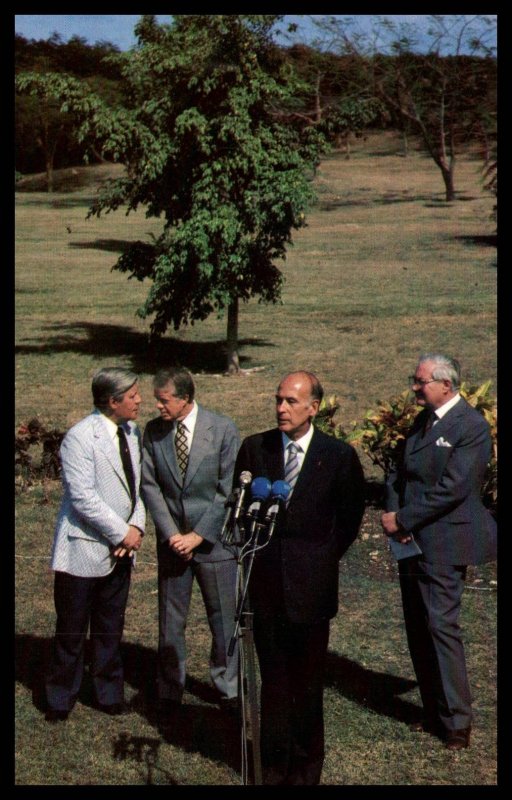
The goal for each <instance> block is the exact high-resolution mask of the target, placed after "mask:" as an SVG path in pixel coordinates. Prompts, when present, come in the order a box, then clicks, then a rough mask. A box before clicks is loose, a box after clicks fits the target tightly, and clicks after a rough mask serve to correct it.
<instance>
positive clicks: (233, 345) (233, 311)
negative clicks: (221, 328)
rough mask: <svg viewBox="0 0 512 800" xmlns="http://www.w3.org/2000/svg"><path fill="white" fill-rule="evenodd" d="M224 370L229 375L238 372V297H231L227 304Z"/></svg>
mask: <svg viewBox="0 0 512 800" xmlns="http://www.w3.org/2000/svg"><path fill="white" fill-rule="evenodd" d="M226 371H227V372H228V373H229V374H230V375H235V374H236V373H238V372H240V364H239V361H238V297H235V298H233V299H232V300H231V302H230V304H229V306H228V330H227V364H226Z"/></svg>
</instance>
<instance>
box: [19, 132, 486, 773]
mask: <svg viewBox="0 0 512 800" xmlns="http://www.w3.org/2000/svg"><path fill="white" fill-rule="evenodd" d="M399 152H400V148H399V144H398V143H397V141H395V139H394V138H393V137H392V136H382V135H381V136H370V137H369V138H368V139H367V140H366V141H365V142H364V143H363V142H361V143H360V144H359V148H358V149H357V150H356V151H354V152H353V154H352V157H351V159H350V160H346V159H345V158H344V156H343V155H342V154H333V155H331V156H330V157H329V158H327V159H326V160H325V161H324V162H323V163H322V165H321V168H320V170H319V172H318V175H317V178H316V183H317V188H318V198H319V201H318V205H317V206H316V207H315V208H314V209H313V210H312V212H311V213H310V215H309V217H308V222H309V225H308V227H307V228H305V229H304V230H302V231H299V232H298V233H297V234H296V236H295V237H294V242H295V244H294V247H293V248H291V249H290V251H289V254H288V258H287V260H286V261H285V262H284V263H283V271H284V274H285V278H286V281H285V287H284V292H283V304H282V305H278V306H272V307H265V306H261V305H258V304H257V303H256V302H251V303H249V304H248V305H246V306H244V307H243V308H242V310H241V315H240V337H241V348H240V353H241V365H242V367H243V369H244V373H243V374H241V375H240V376H237V377H226V376H225V375H224V374H223V369H224V352H223V339H224V336H225V320H218V319H216V318H210V319H208V320H207V321H206V322H204V323H202V324H200V325H196V326H194V327H190V328H188V329H184V330H182V331H179V332H177V333H169V335H168V336H166V337H165V338H164V339H163V340H162V342H161V343H160V344H159V346H158V348H156V349H155V350H152V351H150V350H149V349H148V344H147V335H148V331H149V325H148V323H147V322H146V321H142V320H139V319H138V318H137V317H136V316H135V311H136V308H137V307H138V305H140V303H141V302H142V300H143V298H144V297H145V294H146V291H147V287H146V286H145V285H144V284H140V283H136V282H133V281H127V280H126V277H125V276H124V275H122V274H120V273H117V272H112V271H111V267H112V265H113V264H114V262H115V261H116V259H117V257H118V255H119V253H120V252H122V250H123V248H124V247H126V243H127V242H129V241H132V240H136V239H142V240H145V241H147V240H148V237H149V236H150V235H151V233H156V232H157V231H158V230H159V226H160V223H159V222H157V221H155V220H148V219H146V218H145V217H144V214H143V212H139V213H137V214H136V215H130V216H129V217H126V216H125V215H124V213H122V212H116V213H115V214H110V215H107V216H105V217H103V218H101V219H100V220H96V219H95V220H86V219H85V216H86V213H87V209H88V206H89V203H90V201H91V199H92V196H93V194H92V192H93V190H92V187H91V186H90V185H89V184H85V185H83V184H82V185H78V186H77V187H75V188H74V190H73V191H64V190H63V191H59V192H56V193H54V194H53V195H51V196H49V195H47V194H43V193H38V192H18V193H17V196H16V351H17V352H16V398H15V424H16V428H17V427H18V426H19V425H20V424H22V423H24V422H27V421H28V420H29V419H30V418H31V417H34V416H37V417H38V418H39V419H40V420H41V421H42V422H43V423H44V424H46V425H47V426H48V427H51V428H54V427H55V428H60V429H66V428H68V427H69V426H70V425H71V424H73V423H74V422H76V421H77V420H78V419H80V418H81V417H83V416H84V415H85V414H86V413H88V412H89V410H90V408H91V398H90V382H91V377H92V375H93V373H94V372H95V370H96V369H98V368H99V367H101V366H105V365H108V364H113V363H123V364H127V365H130V366H132V367H134V368H135V369H136V370H137V371H138V372H139V374H140V385H141V388H142V395H143V401H144V402H143V407H142V413H141V418H140V423H141V426H144V424H145V422H146V421H147V420H148V419H150V418H151V417H153V416H154V415H155V413H156V410H155V407H154V401H153V398H152V391H151V378H152V374H153V373H154V371H155V370H156V369H157V368H158V367H159V366H163V365H166V364H171V363H177V362H179V363H182V364H183V365H185V366H187V367H188V368H189V369H190V370H191V371H192V372H193V373H194V378H195V381H196V384H197V394H198V399H199V401H200V402H202V403H204V404H205V405H206V406H208V407H210V408H212V409H215V410H218V411H221V412H224V413H228V414H229V415H230V416H232V418H233V419H234V420H235V422H236V423H237V425H238V426H239V429H240V432H241V434H242V436H245V435H247V434H249V433H253V432H255V431H257V430H260V429H263V428H266V427H271V426H272V425H273V422H274V417H273V395H274V391H275V387H276V384H277V383H278V381H279V378H280V376H281V375H282V374H283V373H285V372H287V371H288V370H290V369H298V368H304V369H311V370H313V371H314V372H316V373H317V374H318V375H319V377H320V379H321V380H322V382H323V384H324V387H325V390H326V393H327V394H336V395H337V396H338V399H339V401H340V410H339V413H338V416H337V421H338V422H340V423H342V424H343V426H344V427H345V428H346V429H350V428H351V427H352V424H353V423H355V422H356V421H359V420H361V419H362V416H363V415H364V412H365V411H366V410H367V409H368V408H371V407H373V406H375V404H376V403H377V401H378V400H380V399H383V400H385V399H387V398H389V397H391V396H393V395H395V394H397V393H398V392H401V391H403V389H405V388H406V376H407V375H409V374H410V373H411V372H412V370H413V369H414V366H415V362H416V359H417V356H418V355H419V354H420V353H421V352H423V351H427V350H429V351H430V350H443V351H447V352H448V353H451V354H453V355H455V356H456V357H458V358H459V359H460V360H461V362H462V367H463V373H464V375H463V377H464V380H466V381H468V382H470V383H480V382H482V381H484V380H487V379H491V380H492V381H493V387H494V388H495V389H497V374H496V370H497V366H496V361H497V354H496V276H497V269H496V249H495V247H494V229H495V225H494V222H493V221H492V219H491V210H492V205H493V198H492V197H490V196H488V195H486V194H485V193H484V192H483V191H482V187H481V179H480V163H479V162H478V161H477V160H475V159H473V158H470V157H469V156H468V157H466V158H461V159H460V160H459V162H458V166H457V170H456V188H457V190H458V196H457V200H456V201H454V202H453V203H445V202H444V200H443V198H444V191H443V185H442V180H441V176H440V173H439V171H438V170H437V168H436V167H435V165H434V164H433V162H432V161H430V160H429V159H427V158H426V157H424V156H422V155H421V154H419V153H414V152H413V153H411V155H410V156H409V157H408V158H403V157H401V156H400V155H399ZM96 173H99V174H100V175H101V174H103V168H102V169H97V170H95V174H96ZM62 188H63V189H64V188H66V187H65V186H63V187H62ZM362 461H363V464H364V467H365V472H366V475H367V477H368V479H369V480H372V481H377V482H378V481H381V479H382V475H381V474H379V472H378V471H376V469H375V468H374V467H373V466H372V465H371V463H369V461H368V459H366V458H365V457H364V455H362ZM59 498H60V486H59V484H58V483H55V482H48V483H47V484H45V485H44V486H40V485H38V486H34V487H32V488H31V489H30V490H28V491H26V492H23V493H22V494H19V495H18V496H17V503H16V553H15V555H16V558H15V566H16V578H15V595H16V632H17V637H16V640H17V676H16V678H17V680H16V687H15V706H16V730H15V755H16V778H15V780H16V783H17V784H18V785H49V784H54V785H93V784H99V785H103V784H105V785H106V784H108V785H121V784H122V785H130V784H134V785H147V784H177V785H204V784H207V785H217V784H225V785H233V784H240V782H241V779H240V734H239V731H238V730H237V728H236V726H235V725H234V724H233V723H232V722H231V721H230V720H224V719H223V718H221V717H220V714H219V711H218V710H217V708H216V706H215V705H214V704H212V702H211V701H212V697H211V691H210V688H209V677H208V651H209V635H208V629H207V624H206V620H205V618H204V613H203V610H202V604H201V601H200V597H199V595H198V594H197V593H196V594H194V602H193V608H192V614H191V618H190V621H189V627H188V640H189V686H188V691H187V693H186V695H185V703H186V710H187V713H186V715H185V717H184V720H183V725H182V726H180V728H179V730H178V729H177V730H176V732H175V735H173V736H171V737H170V739H168V740H164V739H162V737H161V736H160V735H159V733H158V730H157V727H156V707H155V702H154V696H153V670H154V661H155V648H156V638H157V594H156V593H157V586H156V559H155V553H154V543H153V541H152V538H153V537H152V527H151V525H150V526H149V531H148V536H147V538H146V541H145V546H144V549H143V551H142V552H141V555H140V558H139V565H138V568H137V570H136V572H135V574H134V578H133V583H132V590H131V594H130V600H129V605H128V611H127V624H126V631H125V643H124V652H125V658H126V665H127V668H126V670H127V675H126V692H127V699H128V701H129V702H130V704H131V706H132V710H133V713H132V714H131V715H130V716H128V717H124V718H119V719H111V718H107V719H104V718H103V716H101V715H99V714H98V713H97V712H95V711H94V710H93V709H92V708H91V707H90V690H89V687H88V686H87V685H85V686H84V687H83V692H82V695H81V698H80V702H79V703H78V704H77V706H76V707H75V710H74V712H73V714H72V715H71V717H70V719H69V721H68V722H67V723H66V725H65V726H56V727H52V728H50V727H49V726H48V725H47V724H46V723H45V721H44V718H43V714H42V713H41V697H40V690H41V677H42V673H43V670H44V665H45V661H46V658H47V653H48V647H49V643H50V641H51V637H52V635H53V629H54V610H53V599H52V586H53V581H52V574H51V572H50V570H49V568H48V555H49V551H50V547H51V541H52V535H53V524H54V520H55V514H56V511H57V506H58V501H59ZM379 513H380V511H379V508H378V507H376V506H375V505H372V504H371V503H369V505H368V508H367V512H366V515H365V519H364V521H363V526H362V529H361V534H360V537H359V539H358V541H357V542H356V544H354V546H353V547H352V548H351V550H350V551H349V553H348V555H347V557H346V559H345V560H344V562H343V564H342V569H341V578H340V613H339V615H338V617H337V618H336V620H335V621H334V622H333V625H332V635H331V646H330V653H329V664H328V673H327V685H326V698H325V707H326V735H327V757H326V763H325V767H324V772H323V776H322V782H323V783H324V784H330V785H334V784H346V785H477V786H478V785H494V784H495V783H496V620H495V615H496V593H495V589H496V570H495V565H486V566H485V567H482V568H479V569H478V570H477V569H472V570H471V571H470V575H469V581H468V589H467V591H466V595H465V598H464V603H463V615H462V625H463V628H464V633H465V640H466V643H467V658H468V665H469V672H470V677H471V683H472V688H473V693H474V709H475V731H474V738H473V742H474V744H473V747H472V748H471V749H470V750H468V751H464V752H462V753H459V754H453V753H452V754H451V753H447V752H446V751H445V750H444V748H443V747H442V745H441V743H439V742H438V741H437V740H435V739H432V738H431V737H429V736H423V735H418V734H411V733H410V732H409V730H408V727H407V725H406V723H407V722H408V721H410V720H411V719H413V718H414V717H415V716H416V715H417V713H418V710H419V709H418V707H419V696H418V692H417V688H416V684H415V681H414V674H413V672H412V667H411V664H410V660H409V656H408V651H407V645H406V641H405V634H404V630H403V623H402V616H401V608H400V600H399V589H398V583H397V579H396V565H395V564H394V563H392V561H391V559H390V556H389V554H388V552H387V548H386V544H385V542H384V541H383V538H382V535H381V534H380V532H379V525H378V516H379Z"/></svg>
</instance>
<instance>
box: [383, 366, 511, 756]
mask: <svg viewBox="0 0 512 800" xmlns="http://www.w3.org/2000/svg"><path fill="white" fill-rule="evenodd" d="M410 382H411V386H412V389H413V391H414V393H415V395H416V402H417V404H418V405H419V406H423V411H421V412H420V413H419V414H418V416H417V417H416V419H415V421H414V423H413V425H412V427H411V430H410V432H409V434H408V436H407V440H406V443H405V449H404V455H403V458H402V460H401V463H400V465H399V467H398V468H397V470H396V471H394V472H392V473H391V474H390V476H389V478H388V481H387V501H386V508H387V510H386V512H384V513H383V514H382V517H381V522H382V527H383V530H384V532H385V533H386V535H387V536H390V537H392V538H393V539H395V540H396V541H398V542H401V543H404V544H405V543H407V542H410V541H412V539H414V541H415V542H416V544H417V545H418V546H419V548H420V550H421V554H419V555H414V556H409V557H406V558H403V559H400V560H399V561H398V568H399V575H400V588H401V593H402V604H403V611H404V620H405V627H406V632H407V640H408V644H409V650H410V654H411V658H412V662H413V666H414V670H415V672H416V677H417V679H418V684H419V690H420V695H421V699H422V703H423V719H422V720H421V721H419V722H417V723H414V724H413V725H412V726H411V727H412V729H413V730H416V731H425V732H427V733H431V734H433V735H436V736H439V737H440V738H442V739H443V740H444V742H445V745H446V747H447V748H448V749H449V750H462V749H464V748H466V747H469V741H470V733H471V724H472V709H471V694H470V688H469V682H468V677H467V671H466V662H465V655H464V645H463V642H462V637H461V633H460V629H459V624H458V619H459V612H460V604H461V598H462V592H463V588H464V579H465V576H466V570H467V565H468V564H481V563H485V562H488V561H493V560H494V559H495V558H496V556H497V543H496V540H497V529H496V528H497V526H496V522H495V520H494V518H493V516H492V515H491V513H490V512H489V511H488V509H486V508H485V507H484V505H483V503H482V500H481V487H482V483H483V480H484V476H485V471H486V468H487V465H488V462H489V458H490V455H491V448H492V440H491V434H490V429H489V425H488V423H487V421H486V420H485V418H484V417H483V416H482V415H481V414H480V413H479V412H478V411H476V410H475V409H474V408H472V407H471V406H470V405H469V404H468V403H467V402H466V401H465V400H464V399H463V398H462V397H461V395H460V393H459V386H460V366H459V364H458V362H457V361H456V360H455V359H453V358H449V357H447V356H445V355H441V354H432V353H427V354H425V355H423V356H421V357H420V359H419V362H418V365H417V367H416V371H415V373H414V375H413V376H412V377H411V378H410Z"/></svg>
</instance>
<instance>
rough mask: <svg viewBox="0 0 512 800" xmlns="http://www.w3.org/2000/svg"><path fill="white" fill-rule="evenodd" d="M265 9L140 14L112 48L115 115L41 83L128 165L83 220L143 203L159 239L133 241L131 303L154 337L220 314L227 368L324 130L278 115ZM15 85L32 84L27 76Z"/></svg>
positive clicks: (281, 81)
mask: <svg viewBox="0 0 512 800" xmlns="http://www.w3.org/2000/svg"><path fill="white" fill-rule="evenodd" d="M280 20H281V17H279V16H270V15H211V16H210V15H195V14H191V15H183V16H176V17H175V18H174V21H173V23H172V24H171V25H158V24H157V23H156V21H155V18H154V17H153V16H151V15H147V16H144V17H142V18H141V20H140V22H139V24H138V25H137V27H136V29H135V32H136V35H137V39H138V44H137V46H136V47H135V48H134V49H133V50H131V51H129V52H128V53H126V54H120V55H117V56H114V58H115V59H116V61H117V63H118V65H120V68H121V72H122V81H123V85H124V93H125V101H124V108H118V109H117V110H113V109H111V108H108V107H106V106H105V104H103V103H102V102H101V101H100V99H99V98H98V97H97V96H94V95H93V94H92V93H90V92H87V91H86V90H85V87H84V86H83V84H81V83H78V82H77V81H73V80H71V79H63V76H53V77H52V78H50V79H48V78H47V79H46V80H45V81H44V89H45V90H48V88H49V87H50V90H51V91H52V92H53V93H54V94H55V95H56V96H59V97H61V98H64V99H65V103H64V104H63V106H62V109H63V110H69V111H71V112H72V113H74V114H75V115H76V116H77V117H78V118H79V120H80V138H81V139H82V140H83V141H86V142H89V143H90V144H91V145H94V147H96V148H101V151H102V152H103V153H104V154H109V155H110V157H112V158H113V159H115V160H118V161H120V162H122V163H124V164H125V166H126V177H124V178H122V179H119V180H117V181H114V182H112V183H111V184H109V185H108V186H107V187H106V188H105V189H103V191H102V192H101V193H100V195H99V197H98V199H97V201H96V202H95V203H94V205H93V207H92V208H91V211H90V214H97V215H100V214H101V213H103V212H106V211H111V210H114V209H117V208H120V207H126V209H127V213H129V212H130V211H133V210H135V209H137V208H138V207H139V206H141V207H143V208H144V209H145V211H146V214H147V215H148V216H152V217H157V218H162V221H163V230H162V234H161V235H160V236H159V237H158V238H157V239H156V240H155V241H153V242H136V243H134V244H133V245H132V246H131V247H130V249H129V250H128V251H127V252H125V253H124V254H123V255H122V256H121V258H120V259H119V261H118V262H117V264H116V265H115V268H116V269H119V270H121V271H123V272H127V273H129V276H130V277H135V278H137V279H138V280H144V279H146V278H147V279H149V280H150V281H151V287H150V289H149V293H148V295H147V299H146V301H145V303H144V305H143V306H142V308H140V309H139V310H138V313H139V314H140V315H141V316H142V317H144V318H146V317H151V319H152V321H151V331H152V333H153V334H154V335H161V334H163V333H164V332H165V331H166V330H167V328H168V327H169V326H171V325H172V326H173V327H174V329H176V330H177V329H178V328H180V327H181V326H183V325H184V324H186V323H193V322H194V321H196V320H203V319H205V318H206V317H207V316H208V315H209V314H211V313H212V312H217V313H223V312H224V311H226V310H227V369H228V370H229V371H230V372H236V371H238V370H239V358H238V311H239V302H240V301H247V300H249V299H250V298H252V297H255V296H258V297H259V299H260V300H262V301H265V302H277V301H278V300H279V298H280V292H281V286H282V281H283V276H282V273H281V271H280V270H279V269H278V267H277V266H276V264H275V262H276V260H278V259H284V258H285V255H286V248H287V246H288V245H289V244H290V243H291V233H292V230H294V229H298V228H300V227H301V226H302V225H304V224H305V212H306V209H307V206H308V203H309V202H310V200H311V199H312V196H313V194H312V188H311V181H310V176H311V170H312V169H313V168H314V167H315V165H316V164H317V162H318V158H319V152H320V148H321V146H322V137H321V136H320V135H319V134H318V132H317V131H316V129H315V128H307V129H305V130H304V129H300V128H296V127H294V126H293V125H290V124H287V123H285V122H284V121H283V120H282V119H281V118H280V115H279V114H277V113H276V111H275V109H276V108H277V109H279V108H281V107H282V106H283V105H285V104H286V103H287V102H288V98H289V95H290V92H291V86H292V80H291V74H290V69H289V65H286V64H285V61H284V59H283V56H282V52H281V50H280V49H279V48H277V47H276V46H275V45H274V44H273V41H272V35H271V34H272V29H273V26H274V25H275V24H276V23H277V22H279V21H280ZM19 85H20V86H23V88H24V90H26V91H27V90H28V91H38V88H37V87H38V85H39V87H40V89H39V90H42V86H43V85H42V84H41V83H39V84H38V83H37V81H36V78H35V76H33V75H24V76H23V77H21V78H20V83H19Z"/></svg>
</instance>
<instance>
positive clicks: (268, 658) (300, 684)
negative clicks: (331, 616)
mask: <svg viewBox="0 0 512 800" xmlns="http://www.w3.org/2000/svg"><path fill="white" fill-rule="evenodd" d="M254 642H255V645H256V652H257V655H258V662H259V668H260V675H261V737H260V738H261V748H260V749H261V761H262V768H263V781H264V783H267V784H270V783H277V784H279V783H281V784H288V785H306V786H315V785H317V784H318V783H319V782H320V775H321V772H322V766H323V761H324V719H323V681H324V669H325V659H326V653H327V646H328V642H329V620H324V621H322V622H320V623H316V624H312V625H299V624H294V623H291V622H289V621H288V620H287V619H286V618H285V617H284V616H282V615H271V614H268V615H267V614H266V613H261V612H259V613H255V614H254Z"/></svg>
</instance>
